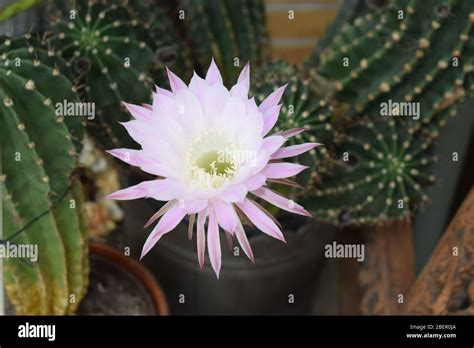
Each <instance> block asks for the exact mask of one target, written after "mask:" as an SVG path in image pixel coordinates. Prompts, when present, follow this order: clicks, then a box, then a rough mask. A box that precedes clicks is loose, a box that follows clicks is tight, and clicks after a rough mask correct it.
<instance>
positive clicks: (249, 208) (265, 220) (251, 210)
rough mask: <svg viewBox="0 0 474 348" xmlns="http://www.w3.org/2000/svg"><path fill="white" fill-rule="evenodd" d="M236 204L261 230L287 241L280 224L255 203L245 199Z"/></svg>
mask: <svg viewBox="0 0 474 348" xmlns="http://www.w3.org/2000/svg"><path fill="white" fill-rule="evenodd" d="M236 204H237V206H238V207H239V208H240V209H241V210H242V211H243V212H244V214H245V215H246V216H247V217H248V218H249V219H250V221H251V222H252V223H253V224H254V225H255V226H256V227H257V228H258V229H259V230H261V231H262V232H263V233H265V234H268V235H269V236H272V237H273V238H276V239H278V240H281V241H283V242H284V241H285V237H284V236H283V233H282V232H281V231H280V229H279V228H278V226H277V225H276V224H275V223H274V222H273V220H272V219H270V218H269V217H268V216H267V215H266V214H265V213H264V212H263V211H262V210H260V208H258V207H257V206H256V205H255V204H254V203H252V202H251V201H250V200H248V199H244V201H243V202H242V203H236Z"/></svg>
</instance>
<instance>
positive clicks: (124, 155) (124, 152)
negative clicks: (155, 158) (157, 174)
mask: <svg viewBox="0 0 474 348" xmlns="http://www.w3.org/2000/svg"><path fill="white" fill-rule="evenodd" d="M105 152H107V153H109V154H111V155H112V156H114V157H116V158H118V159H119V160H121V161H123V162H125V163H127V164H130V165H131V166H136V167H139V166H140V165H141V162H142V161H141V160H140V157H141V156H142V155H143V152H142V151H141V150H133V149H113V150H106V151H105Z"/></svg>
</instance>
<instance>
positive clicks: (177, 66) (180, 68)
mask: <svg viewBox="0 0 474 348" xmlns="http://www.w3.org/2000/svg"><path fill="white" fill-rule="evenodd" d="M125 2H126V3H128V6H127V8H128V9H129V10H130V13H131V16H132V17H133V18H135V19H136V20H137V21H141V22H143V30H144V32H143V34H142V35H143V37H145V41H146V43H147V45H148V46H149V47H150V48H151V49H152V50H153V51H154V53H155V58H156V61H157V63H158V64H157V67H156V68H157V69H156V71H155V72H154V80H155V83H156V84H157V85H159V86H160V87H164V86H166V85H168V78H167V76H166V69H165V67H169V68H170V69H171V70H173V72H174V73H175V74H177V75H178V76H180V77H181V78H182V79H183V80H184V81H187V80H189V79H190V78H191V76H192V71H193V62H192V60H191V52H190V50H189V47H188V45H186V42H184V41H183V40H182V39H181V37H180V34H179V32H178V31H177V29H176V27H175V23H173V21H172V20H171V18H170V17H169V16H168V14H167V13H166V12H165V11H166V9H163V8H162V7H161V6H159V5H160V4H159V3H157V2H156V1H155V0H143V1H125ZM176 16H177V17H176V18H175V22H179V21H180V19H179V16H180V14H176ZM137 29H138V28H137Z"/></svg>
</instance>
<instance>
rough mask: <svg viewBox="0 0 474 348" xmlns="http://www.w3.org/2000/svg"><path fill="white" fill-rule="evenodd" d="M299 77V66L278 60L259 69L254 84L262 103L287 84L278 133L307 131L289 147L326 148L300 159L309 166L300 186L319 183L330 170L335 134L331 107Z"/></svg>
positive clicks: (300, 176)
mask: <svg viewBox="0 0 474 348" xmlns="http://www.w3.org/2000/svg"><path fill="white" fill-rule="evenodd" d="M299 75H300V72H299V71H298V69H297V67H296V66H294V65H292V64H289V63H287V62H285V61H283V60H275V61H273V62H270V63H268V64H266V65H265V66H264V67H262V68H260V69H259V71H258V73H257V74H255V77H254V81H253V82H252V84H251V85H252V86H253V87H252V89H253V90H252V94H254V95H255V97H256V99H257V101H258V102H259V103H260V102H262V101H263V99H264V98H265V97H266V96H267V95H269V94H270V93H272V92H273V91H274V90H276V89H277V88H278V87H281V86H283V85H285V84H287V83H288V86H287V87H286V90H285V93H284V94H283V97H282V101H281V104H282V108H281V114H280V117H279V118H278V122H277V124H276V125H275V128H274V130H275V132H279V131H284V130H288V129H291V128H305V129H306V131H305V132H303V133H301V134H298V135H296V136H295V137H292V138H290V139H289V140H288V142H287V145H297V144H301V143H304V142H318V143H322V144H323V145H325V146H322V147H320V148H317V149H313V150H311V151H310V152H308V153H307V154H304V155H302V156H299V158H298V161H299V162H301V163H302V164H305V165H308V166H309V169H308V170H307V171H305V172H306V173H302V174H301V175H299V176H298V179H299V180H300V182H301V184H302V185H304V186H306V185H307V183H308V181H309V180H310V179H312V180H313V181H314V180H317V178H318V177H319V175H320V174H321V173H324V172H325V171H326V170H327V168H326V167H327V163H328V162H329V161H330V157H329V151H328V148H330V147H331V144H332V143H333V142H334V139H335V133H336V132H335V130H334V128H333V126H332V125H331V122H330V116H331V114H332V107H331V106H330V105H329V104H328V103H327V101H326V100H324V99H322V98H319V97H317V96H316V95H314V94H313V92H312V91H311V90H310V88H309V85H308V81H307V80H304V79H302V78H300V77H299ZM310 176H311V177H310Z"/></svg>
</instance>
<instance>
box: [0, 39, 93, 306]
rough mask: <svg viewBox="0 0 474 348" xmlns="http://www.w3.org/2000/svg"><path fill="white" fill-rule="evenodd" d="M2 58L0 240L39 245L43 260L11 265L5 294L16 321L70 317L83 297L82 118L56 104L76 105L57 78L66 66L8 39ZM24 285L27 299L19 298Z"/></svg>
mask: <svg viewBox="0 0 474 348" xmlns="http://www.w3.org/2000/svg"><path fill="white" fill-rule="evenodd" d="M0 57H1V59H0V100H1V105H0V109H1V115H2V119H1V121H2V133H1V134H2V144H3V148H2V160H3V167H2V176H1V179H2V183H3V184H2V185H3V186H2V187H3V192H2V200H3V202H4V207H6V208H5V209H4V211H3V217H4V221H6V226H8V229H5V230H4V232H5V233H4V234H5V236H4V238H6V239H9V238H11V242H14V243H32V244H37V245H38V252H39V254H40V255H41V257H40V258H39V261H38V263H37V264H33V265H32V266H28V267H30V268H33V269H31V270H26V269H25V267H24V265H21V262H22V261H21V260H18V259H9V260H8V261H7V262H6V264H7V267H6V270H5V274H6V278H7V285H6V289H7V292H8V295H9V296H10V297H11V298H12V301H13V303H14V305H15V309H16V311H17V313H19V314H32V313H37V314H64V313H66V312H73V311H74V310H75V308H76V306H77V304H78V303H79V302H80V300H81V298H82V297H83V295H84V292H85V284H84V280H83V279H84V272H83V271H84V269H83V258H84V254H85V249H86V248H85V239H84V236H83V234H81V231H80V229H79V215H80V214H82V212H80V211H78V210H77V209H76V207H75V204H74V200H73V198H72V197H71V195H70V193H69V187H70V185H71V172H72V170H73V169H74V167H75V163H76V148H75V147H74V143H73V140H74V139H75V140H76V142H77V143H79V142H80V141H81V140H82V136H83V130H82V124H81V121H80V119H79V118H77V117H68V116H66V117H65V116H62V115H58V114H57V110H56V105H57V103H63V102H64V101H66V102H71V103H76V102H79V99H78V96H77V94H76V92H75V88H74V87H73V85H72V84H71V82H70V80H69V79H67V78H66V77H65V76H64V75H62V73H61V67H64V66H65V63H64V62H63V61H62V60H61V58H59V57H57V55H56V53H55V52H54V51H52V50H46V49H45V46H44V44H43V43H42V42H40V41H38V40H36V39H33V38H31V37H29V36H26V37H25V38H19V39H14V40H11V39H5V40H4V41H3V42H2V43H1V45H0ZM23 272H24V273H23ZM22 279H24V281H25V282H26V285H25V286H26V287H28V292H27V293H26V295H25V296H28V293H31V294H34V296H33V297H32V298H31V299H28V298H27V297H23V295H20V294H19V293H21V292H22V291H23V289H22ZM9 281H13V282H12V283H8V282H9ZM30 301H33V302H30Z"/></svg>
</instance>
